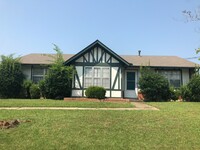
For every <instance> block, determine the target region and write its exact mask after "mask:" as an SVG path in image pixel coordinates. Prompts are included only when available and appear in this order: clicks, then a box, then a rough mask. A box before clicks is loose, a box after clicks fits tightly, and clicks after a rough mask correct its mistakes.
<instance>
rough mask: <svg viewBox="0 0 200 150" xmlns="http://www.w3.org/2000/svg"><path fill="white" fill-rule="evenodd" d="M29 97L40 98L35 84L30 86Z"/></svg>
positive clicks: (38, 89)
mask: <svg viewBox="0 0 200 150" xmlns="http://www.w3.org/2000/svg"><path fill="white" fill-rule="evenodd" d="M30 95H31V98H32V99H39V98H40V88H39V86H38V85H37V84H32V85H31V87H30Z"/></svg>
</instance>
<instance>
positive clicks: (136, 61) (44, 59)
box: [21, 54, 195, 68]
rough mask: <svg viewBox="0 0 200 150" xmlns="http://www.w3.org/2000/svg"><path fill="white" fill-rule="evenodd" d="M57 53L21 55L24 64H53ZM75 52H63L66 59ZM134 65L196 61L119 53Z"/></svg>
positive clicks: (183, 64) (184, 64) (179, 64)
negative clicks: (53, 57)
mask: <svg viewBox="0 0 200 150" xmlns="http://www.w3.org/2000/svg"><path fill="white" fill-rule="evenodd" d="M49 55H52V56H55V54H29V55H25V56H23V57H21V63H22V64H44V65H47V64H51V63H52V60H53V59H52V57H50V56H49ZM72 56H74V55H73V54H63V57H64V60H65V61H66V60H68V59H70V58H71V57H72ZM119 56H121V57H122V58H123V59H125V60H126V61H127V62H129V63H131V64H133V66H151V67H185V68H194V67H195V63H193V62H191V61H188V60H186V59H183V58H180V57H177V56H136V55H119Z"/></svg>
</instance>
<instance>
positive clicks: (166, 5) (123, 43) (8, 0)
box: [0, 0, 200, 62]
mask: <svg viewBox="0 0 200 150" xmlns="http://www.w3.org/2000/svg"><path fill="white" fill-rule="evenodd" d="M199 6H200V1H199V0H0V19H1V21H0V55H2V54H3V55H8V54H12V53H15V54H16V55H17V56H18V55H26V54H29V53H54V51H53V44H52V43H55V44H57V45H58V46H59V47H60V48H61V50H62V51H63V53H66V54H76V53H77V52H79V51H80V50H82V49H83V48H85V47H86V46H88V45H89V44H91V43H92V42H94V41H95V40H97V39H99V40H100V41H101V42H103V43H104V44H105V45H106V46H108V47H109V48H110V49H112V50H113V51H115V52H116V53H118V54H127V55H137V51H138V50H142V55H176V56H180V57H183V58H188V57H196V56H198V55H196V53H195V49H197V48H198V47H200V22H188V23H187V22H186V19H185V18H184V16H183V14H182V11H183V10H195V9H196V8H198V7H199ZM199 55H200V54H199ZM191 61H196V60H195V59H191ZM196 62H198V61H196ZM199 62H200V61H199Z"/></svg>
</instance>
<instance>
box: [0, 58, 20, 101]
mask: <svg viewBox="0 0 200 150" xmlns="http://www.w3.org/2000/svg"><path fill="white" fill-rule="evenodd" d="M22 83H23V73H22V70H21V63H20V58H19V57H17V58H14V57H13V55H9V56H4V55H2V56H1V62H0V97H2V98H16V97H18V96H19V94H20V91H21V88H22Z"/></svg>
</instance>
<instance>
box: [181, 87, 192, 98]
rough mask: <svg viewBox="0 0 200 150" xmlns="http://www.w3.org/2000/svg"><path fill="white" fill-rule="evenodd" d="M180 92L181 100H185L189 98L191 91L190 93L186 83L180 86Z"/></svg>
mask: <svg viewBox="0 0 200 150" xmlns="http://www.w3.org/2000/svg"><path fill="white" fill-rule="evenodd" d="M180 93H181V97H182V99H183V100H185V101H189V100H190V96H191V93H190V90H189V89H188V86H187V85H183V86H181V88H180Z"/></svg>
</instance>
